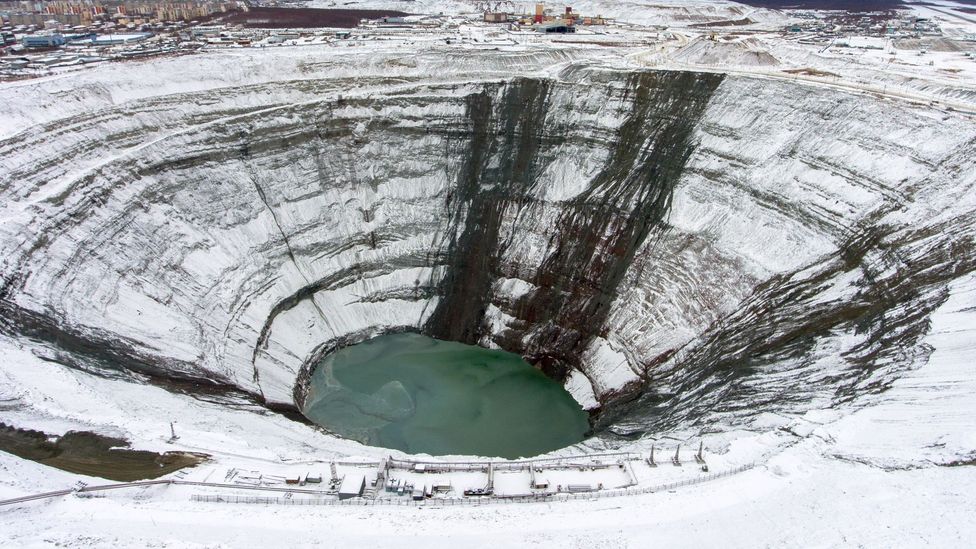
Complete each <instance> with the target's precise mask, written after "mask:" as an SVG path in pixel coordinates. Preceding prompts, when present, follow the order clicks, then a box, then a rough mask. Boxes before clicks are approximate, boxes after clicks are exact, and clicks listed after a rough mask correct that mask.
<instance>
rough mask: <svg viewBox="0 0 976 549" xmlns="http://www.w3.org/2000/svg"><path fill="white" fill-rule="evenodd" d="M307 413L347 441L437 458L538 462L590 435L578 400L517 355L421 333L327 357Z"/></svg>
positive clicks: (314, 378) (317, 375) (377, 341)
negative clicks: (544, 455) (538, 458)
mask: <svg viewBox="0 0 976 549" xmlns="http://www.w3.org/2000/svg"><path fill="white" fill-rule="evenodd" d="M303 412H304V414H305V416H306V417H308V418H309V419H311V420H312V421H313V422H315V423H318V424H320V425H322V426H324V427H326V428H328V429H329V430H331V431H333V432H335V433H337V434H339V435H341V436H343V437H346V438H351V439H354V440H358V441H360V442H363V443H365V444H369V445H372V446H380V447H384V448H394V449H398V450H403V451H405V452H410V453H426V454H431V455H462V454H463V455H478V456H490V457H503V458H517V457H529V456H535V455H539V454H542V453H545V452H548V451H551V450H556V449H559V448H563V447H566V446H569V445H571V444H574V443H576V442H579V441H581V440H582V439H583V436H584V435H585V433H586V431H587V430H588V428H589V424H588V422H587V414H586V412H585V411H583V410H582V408H581V407H580V405H579V404H578V403H577V402H576V401H575V400H574V399H573V397H572V396H570V394H569V393H567V392H566V391H565V389H563V387H562V386H561V385H560V384H559V383H557V382H555V381H553V380H551V379H549V378H547V377H546V376H545V375H544V374H542V373H541V372H539V371H538V370H536V369H535V368H533V367H532V366H530V365H529V364H528V363H526V362H525V361H524V360H523V359H522V358H521V357H520V356H518V355H515V354H512V353H507V352H504V351H497V350H490V349H484V348H481V347H476V346H472V345H464V344H461V343H455V342H450V341H440V340H436V339H432V338H429V337H426V336H422V335H418V334H393V335H385V336H380V337H377V338H374V339H371V340H369V341H366V342H364V343H360V344H358V345H353V346H350V347H346V348H344V349H341V350H339V351H337V352H336V353H333V354H331V355H329V356H327V357H325V358H324V359H323V360H322V361H321V362H320V363H319V365H318V366H317V368H316V370H315V372H314V373H313V375H312V379H311V382H310V387H309V394H308V397H307V398H306V403H305V409H304V410H303Z"/></svg>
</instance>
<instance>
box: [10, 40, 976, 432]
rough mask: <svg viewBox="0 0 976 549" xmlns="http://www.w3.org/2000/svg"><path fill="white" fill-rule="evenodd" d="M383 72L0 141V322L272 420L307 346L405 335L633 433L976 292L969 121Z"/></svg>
mask: <svg viewBox="0 0 976 549" xmlns="http://www.w3.org/2000/svg"><path fill="white" fill-rule="evenodd" d="M546 55H549V56H556V57H559V56H561V55H563V54H561V53H559V52H549V53H547V54H546ZM392 61H395V60H388V63H387V65H386V66H384V67H382V69H383V70H380V68H376V70H372V69H370V68H368V67H367V68H362V69H360V71H359V72H358V73H357V74H355V75H353V76H350V75H348V74H346V73H344V72H343V71H346V70H347V69H346V68H345V67H344V66H343V67H342V68H337V67H325V68H322V67H318V68H316V67H314V66H313V67H311V68H310V66H309V65H301V67H300V68H296V75H297V74H301V77H300V78H299V77H297V76H296V78H295V79H294V80H287V79H275V80H274V81H271V82H261V81H257V82H247V83H237V84H234V85H223V86H220V87H219V90H220V93H219V94H218V93H214V92H212V91H209V92H208V91H189V90H181V91H178V92H175V93H168V92H167V91H166V90H163V91H159V92H155V91H152V90H148V84H147V85H146V86H147V88H142V89H139V90H135V91H132V92H131V97H125V98H122V99H116V98H108V99H105V100H103V99H101V98H99V97H97V96H94V97H85V98H83V99H79V101H81V102H82V103H81V104H82V106H83V107H84V108H82V107H72V106H71V105H64V106H63V107H60V108H62V109H63V110H62V111H57V110H56V109H55V110H54V111H55V112H61V115H60V116H57V117H54V118H55V119H46V120H43V121H39V123H38V125H37V126H35V127H33V128H31V129H30V130H25V131H23V132H20V133H17V134H10V135H6V136H5V137H4V139H3V140H2V141H0V163H2V167H3V170H2V174H3V175H2V180H0V193H2V198H3V203H4V206H3V208H4V215H3V218H2V219H3V222H2V225H0V247H2V251H3V254H2V257H3V259H2V263H0V269H2V277H3V279H2V287H0V309H2V315H3V317H4V320H3V329H4V330H5V331H6V332H8V333H11V334H15V335H17V336H24V337H31V338H34V339H40V340H43V341H46V342H47V343H48V344H49V348H50V349H51V352H50V357H49V358H51V359H52V360H58V361H61V362H65V363H69V364H73V365H77V366H79V367H85V368H92V369H106V368H107V369H109V370H112V371H115V372H123V373H125V372H129V373H140V374H144V375H149V376H157V377H162V378H167V379H171V380H186V381H193V382H209V383H211V384H213V385H215V386H219V387H225V388H233V389H235V390H239V391H243V392H247V393H251V394H253V395H255V396H257V397H259V398H261V399H263V400H264V401H266V402H268V403H270V404H278V405H285V406H291V405H294V404H296V403H300V401H301V399H302V398H304V387H305V383H306V381H307V377H308V374H309V368H310V366H311V365H313V364H315V363H316V362H317V360H318V359H319V358H320V357H321V356H323V355H324V354H326V353H328V352H330V351H332V350H334V349H336V348H339V347H341V346H344V345H348V344H351V343H355V342H358V341H362V340H364V339H366V338H369V337H372V336H375V335H378V334H381V333H388V332H396V331H419V332H422V333H426V334H429V335H432V336H435V337H440V338H445V339H452V340H457V341H463V342H467V343H479V344H481V345H485V346H498V347H501V348H504V349H506V350H509V351H513V352H517V353H520V354H522V355H524V356H526V357H527V358H528V359H530V361H532V362H534V363H536V364H538V365H539V366H540V367H541V368H542V369H543V370H544V371H546V372H547V373H548V374H550V375H551V376H553V377H556V378H558V379H562V380H564V381H565V383H566V384H567V387H568V388H569V390H570V391H571V392H572V393H573V394H574V395H575V396H576V397H577V399H578V400H579V401H580V402H582V403H584V405H586V406H587V407H588V408H601V407H602V410H603V413H602V416H601V419H600V422H602V423H601V425H608V426H610V425H612V426H613V427H614V430H615V431H616V432H618V433H620V434H627V433H633V432H634V431H640V430H645V429H651V428H659V427H667V426H674V425H678V424H692V423H694V422H701V421H706V419H707V418H708V417H714V416H715V414H719V415H723V414H724V415H735V416H736V417H751V416H752V415H754V414H753V413H754V412H761V411H763V410H768V409H773V408H775V407H782V406H794V405H798V406H805V405H809V404H810V403H828V404H829V403H831V402H837V401H844V400H845V399H850V398H853V396H854V395H858V394H862V393H864V392H870V391H871V390H877V389H882V388H884V387H885V386H886V384H887V383H888V382H889V381H890V380H891V379H893V377H897V375H898V373H899V372H902V371H904V370H906V369H909V368H911V367H913V366H916V365H918V364H920V363H921V362H922V361H924V360H925V358H926V356H927V355H926V351H925V348H924V345H922V344H921V343H919V337H920V335H921V334H923V333H924V332H925V331H926V322H927V318H928V316H927V315H928V314H929V313H930V312H931V311H932V310H934V309H935V308H936V307H937V306H938V304H939V303H941V301H942V300H944V297H945V288H946V287H947V285H948V284H949V283H950V282H951V281H952V280H953V279H955V278H956V277H958V276H960V275H961V274H963V273H966V272H969V271H970V270H972V259H973V254H972V251H971V250H970V248H971V244H970V243H971V237H972V235H971V228H970V227H972V217H973V212H974V211H976V210H974V208H973V204H972V200H973V199H972V198H971V197H972V193H971V190H972V187H973V184H974V182H976V181H974V177H976V175H974V174H973V173H972V170H968V169H966V166H967V165H970V163H971V159H972V158H973V156H974V152H976V151H974V150H973V149H974V145H973V143H974V139H976V128H974V125H973V124H972V123H971V122H970V121H968V120H966V119H965V118H963V117H960V116H954V115H951V114H943V113H938V112H937V111H930V110H926V109H919V108H914V107H910V106H908V105H899V104H894V103H889V102H883V101H879V100H876V99H872V98H869V97H863V96H855V95H843V94H837V93H836V92H830V91H828V90H818V89H813V88H804V87H799V86H796V85H793V84H790V83H784V82H771V81H763V80H758V79H750V78H742V77H722V76H721V75H716V74H703V73H691V72H666V71H651V72H625V71H617V70H609V69H601V68H598V67H595V66H590V65H587V64H586V63H581V62H576V63H573V62H572V59H567V58H565V57H560V58H559V59H557V60H553V59H549V60H547V61H546V62H547V63H554V62H556V61H559V62H563V61H569V63H567V64H565V65H564V68H562V69H561V70H560V71H558V72H553V73H551V74H549V75H547V76H539V75H534V76H532V75H528V76H520V77H515V78H505V79H500V78H498V77H497V76H496V75H494V74H493V73H491V71H487V70H486V71H482V72H481V73H480V74H481V76H480V77H478V78H469V77H467V76H466V75H465V74H462V73H463V71H464V70H473V69H471V68H470V66H467V68H464V67H462V68H455V69H452V70H453V71H454V72H452V73H450V74H448V75H446V76H443V77H440V78H434V77H420V76H417V74H418V73H422V72H424V71H422V70H420V69H418V68H416V67H415V66H414V67H410V66H407V61H406V60H402V63H403V66H401V65H397V64H395V63H392ZM175 62H178V61H174V63H175ZM411 62H412V61H411ZM466 62H467V63H469V64H470V63H473V62H472V61H471V60H470V59H468V60H467V61H466ZM517 63H520V64H524V63H531V60H524V59H521V60H517ZM512 64H513V65H515V64H516V60H513V61H512ZM390 67H394V69H390ZM403 67H406V68H403ZM421 68H422V67H421ZM387 69H390V70H387ZM282 70H284V69H282ZM317 71H320V72H321V74H319V73H318V72H317ZM391 71H392V74H393V76H391ZM397 71H399V72H397ZM462 76H465V77H462ZM93 89H94V88H93ZM350 89H355V90H358V91H356V92H353V93H350V92H349V91H348V90H350ZM86 102H87V103H86ZM11 104H12V105H15V104H16V101H13V102H12V103H11ZM7 108H8V109H12V108H13V107H10V106H8V107H7ZM47 112H48V113H50V112H51V111H47Z"/></svg>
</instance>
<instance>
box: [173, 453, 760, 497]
mask: <svg viewBox="0 0 976 549" xmlns="http://www.w3.org/2000/svg"><path fill="white" fill-rule="evenodd" d="M755 466H756V465H755V464H754V463H750V464H748V465H742V466H740V467H735V468H733V469H729V470H728V471H722V472H721V473H711V474H708V475H704V476H700V477H695V478H689V479H685V480H681V481H678V482H671V483H667V484H659V485H655V486H647V487H644V488H619V489H615V490H599V491H593V492H583V493H577V494H569V493H565V492H560V493H557V494H553V493H548V494H539V495H537V496H516V497H510V498H504V497H503V498H487V497H486V498H477V497H472V498H464V499H460V498H457V499H431V500H420V501H414V500H411V499H363V498H353V499H346V500H339V499H331V498H330V499H311V498H287V497H261V496H234V495H199V494H193V495H192V496H190V500H191V501H197V502H207V503H250V504H258V505H297V506H306V505H308V506H315V505H341V506H350V507H364V506H369V505H385V506H394V507H404V506H406V507H419V506H425V505H426V506H432V507H446V506H454V505H496V504H509V503H540V502H558V501H574V500H592V499H602V498H613V497H621V496H636V495H640V494H650V493H654V492H664V491H667V490H674V489H676V488H680V487H682V486H691V485H693V484H702V483H704V482H709V481H712V480H717V479H720V478H724V477H729V476H732V475H736V474H739V473H742V472H744V471H748V470H749V469H752V468H754V467H755Z"/></svg>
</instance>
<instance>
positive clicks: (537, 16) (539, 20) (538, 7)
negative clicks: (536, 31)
mask: <svg viewBox="0 0 976 549" xmlns="http://www.w3.org/2000/svg"><path fill="white" fill-rule="evenodd" d="M535 22H536V23H542V4H536V5H535Z"/></svg>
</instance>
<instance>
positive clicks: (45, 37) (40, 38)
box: [20, 34, 65, 48]
mask: <svg viewBox="0 0 976 549" xmlns="http://www.w3.org/2000/svg"><path fill="white" fill-rule="evenodd" d="M20 42H21V44H23V45H24V47H27V48H57V47H59V46H63V45H64V44H65V39H64V36H62V35H60V34H36V35H31V36H25V37H23V38H22V39H21V41H20Z"/></svg>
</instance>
